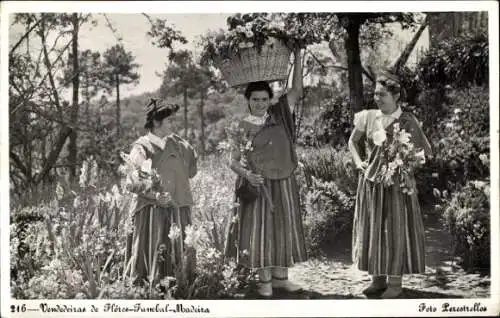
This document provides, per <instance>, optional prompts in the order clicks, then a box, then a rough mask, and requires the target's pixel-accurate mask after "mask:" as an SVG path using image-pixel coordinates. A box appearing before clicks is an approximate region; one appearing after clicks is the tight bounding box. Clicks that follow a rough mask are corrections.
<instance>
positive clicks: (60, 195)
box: [56, 183, 64, 200]
mask: <svg viewBox="0 0 500 318" xmlns="http://www.w3.org/2000/svg"><path fill="white" fill-rule="evenodd" d="M56 196H57V199H58V200H61V199H62V198H63V196H64V189H63V187H61V185H60V184H59V183H58V184H57V186H56Z"/></svg>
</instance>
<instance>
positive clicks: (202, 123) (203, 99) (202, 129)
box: [200, 89, 205, 158]
mask: <svg viewBox="0 0 500 318" xmlns="http://www.w3.org/2000/svg"><path fill="white" fill-rule="evenodd" d="M204 106H205V92H204V91H203V89H202V91H201V101H200V121H201V134H200V145H201V157H202V158H205V116H204V113H203V108H204Z"/></svg>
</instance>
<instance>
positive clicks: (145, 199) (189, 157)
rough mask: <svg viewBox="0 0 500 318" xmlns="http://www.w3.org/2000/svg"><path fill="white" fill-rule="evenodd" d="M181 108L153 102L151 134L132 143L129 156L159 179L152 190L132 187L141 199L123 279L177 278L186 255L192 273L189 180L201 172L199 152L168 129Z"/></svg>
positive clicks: (149, 117) (148, 127) (147, 126)
mask: <svg viewBox="0 0 500 318" xmlns="http://www.w3.org/2000/svg"><path fill="white" fill-rule="evenodd" d="M178 109H179V106H177V105H169V104H166V103H164V102H163V101H160V100H156V99H151V101H150V103H149V104H148V106H147V107H146V124H145V126H144V128H145V129H146V130H148V133H147V134H146V135H145V136H142V137H140V138H139V139H138V140H136V141H135V142H134V143H133V144H132V149H131V152H130V156H129V162H130V163H131V164H132V165H133V166H134V167H135V168H136V169H137V170H139V175H140V176H143V175H144V174H149V175H151V174H156V176H157V181H158V182H153V186H150V187H149V188H148V189H147V190H145V189H144V188H143V187H142V188H141V189H139V188H138V187H137V186H136V185H137V182H136V183H131V184H129V188H130V189H131V191H132V192H135V194H136V195H135V196H134V200H133V204H132V206H131V209H130V212H131V217H132V224H133V225H132V227H133V232H132V233H130V234H129V236H128V239H127V248H126V256H125V261H126V263H125V264H126V268H125V273H124V274H125V275H126V276H129V277H131V278H132V280H133V281H134V282H136V283H141V282H142V281H143V280H148V281H149V282H150V283H151V282H152V281H153V280H156V279H161V278H164V277H165V276H167V275H168V276H175V271H176V269H178V267H179V266H180V265H181V263H182V262H184V255H185V254H186V252H187V253H188V254H189V257H187V261H188V263H189V264H188V269H193V267H192V266H193V264H194V258H193V257H194V255H195V254H194V251H191V250H188V249H186V247H185V246H184V229H185V227H186V226H187V225H189V224H191V206H192V205H193V196H192V194H191V189H190V185H189V179H190V178H192V177H194V176H195V175H196V172H197V165H196V153H195V151H194V149H193V147H191V145H190V144H189V143H188V142H187V141H185V140H183V139H182V138H181V137H179V136H178V135H176V134H174V133H170V132H169V127H168V125H166V124H165V118H167V117H169V116H170V115H172V114H173V113H175V112H176V111H177V110H178ZM148 163H149V165H148ZM144 166H146V167H144ZM141 167H142V169H141ZM137 170H134V171H137ZM135 176H136V177H137V176H138V175H137V173H136V175H135ZM128 177H130V176H128ZM139 179H140V178H139Z"/></svg>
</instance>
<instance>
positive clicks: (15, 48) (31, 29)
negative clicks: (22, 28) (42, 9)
mask: <svg viewBox="0 0 500 318" xmlns="http://www.w3.org/2000/svg"><path fill="white" fill-rule="evenodd" d="M42 19H43V18H41V19H39V20H38V21H37V22H36V23H35V24H33V26H32V27H31V28H30V29H29V30H28V31H26V33H25V34H24V35H23V36H22V37H21V38H20V39H19V41H17V43H16V44H14V46H13V47H12V49H10V52H9V56H11V55H12V54H14V51H15V50H17V48H18V47H19V45H21V43H23V41H24V40H26V38H27V37H28V36H29V34H30V33H31V32H32V31H33V30H34V29H35V28H36V27H37V26H38V25H39V24H40V23H41V22H42Z"/></svg>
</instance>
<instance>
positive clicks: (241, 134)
mask: <svg viewBox="0 0 500 318" xmlns="http://www.w3.org/2000/svg"><path fill="white" fill-rule="evenodd" d="M226 133H227V135H228V139H229V144H230V147H231V149H234V148H235V147H236V148H237V149H238V150H239V152H240V154H241V159H240V164H241V165H242V166H243V167H244V168H246V169H248V170H249V171H250V172H253V170H254V169H252V167H250V164H249V160H248V155H249V153H250V152H251V151H252V150H253V142H252V140H251V139H250V138H249V137H248V135H247V134H246V133H245V130H244V129H243V128H240V127H239V126H238V125H237V124H236V123H233V124H231V125H230V126H229V127H228V128H227V129H226ZM261 191H263V192H264V195H265V196H266V200H267V202H268V203H269V206H270V207H271V210H273V209H274V204H273V202H272V199H271V195H270V193H269V190H268V189H267V187H266V186H265V185H262V186H261V187H258V188H257V187H254V186H253V185H252V184H250V182H249V181H248V180H247V179H246V178H242V180H241V181H240V183H239V184H238V185H237V189H236V195H237V196H238V197H239V198H240V199H242V200H243V201H252V200H255V199H256V198H257V197H258V195H259V194H260V193H261Z"/></svg>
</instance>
